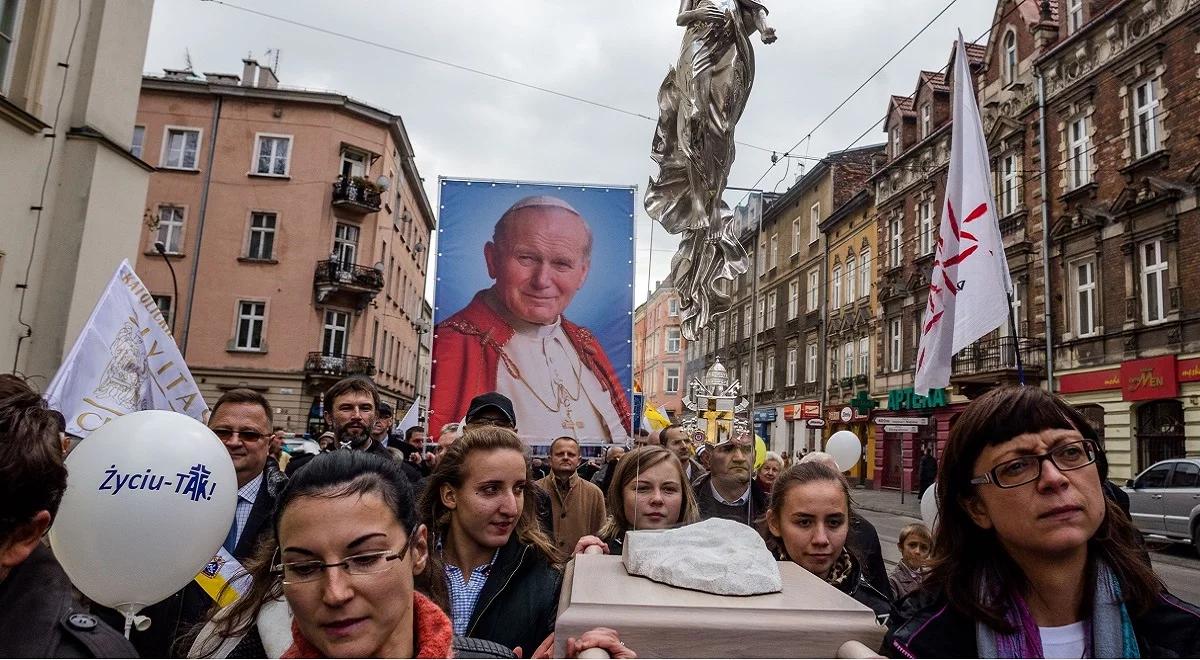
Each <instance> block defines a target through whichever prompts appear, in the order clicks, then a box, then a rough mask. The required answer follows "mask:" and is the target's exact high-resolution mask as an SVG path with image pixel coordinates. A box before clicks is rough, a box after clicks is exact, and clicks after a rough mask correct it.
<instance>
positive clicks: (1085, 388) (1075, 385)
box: [1058, 369, 1121, 394]
mask: <svg viewBox="0 0 1200 660" xmlns="http://www.w3.org/2000/svg"><path fill="white" fill-rule="evenodd" d="M1119 389H1121V370H1120V369H1104V370H1101V371H1089V372H1087V373H1082V374H1067V375H1065V376H1060V377H1059V378H1058V391H1059V392H1060V393H1061V394H1075V393H1076V392H1098V391H1101V390H1119Z"/></svg>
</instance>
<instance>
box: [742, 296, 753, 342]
mask: <svg viewBox="0 0 1200 660" xmlns="http://www.w3.org/2000/svg"><path fill="white" fill-rule="evenodd" d="M751 320H752V319H751V318H750V303H746V304H745V305H742V338H743V339H748V338H749V337H750V321H751Z"/></svg>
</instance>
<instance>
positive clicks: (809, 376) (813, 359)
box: [804, 342, 817, 383]
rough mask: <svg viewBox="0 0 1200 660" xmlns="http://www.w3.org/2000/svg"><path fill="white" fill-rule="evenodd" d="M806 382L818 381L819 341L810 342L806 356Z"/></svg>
mask: <svg viewBox="0 0 1200 660" xmlns="http://www.w3.org/2000/svg"><path fill="white" fill-rule="evenodd" d="M804 382H806V383H815V382H817V343H816V342H809V343H808V348H807V349H806V351H805V358H804Z"/></svg>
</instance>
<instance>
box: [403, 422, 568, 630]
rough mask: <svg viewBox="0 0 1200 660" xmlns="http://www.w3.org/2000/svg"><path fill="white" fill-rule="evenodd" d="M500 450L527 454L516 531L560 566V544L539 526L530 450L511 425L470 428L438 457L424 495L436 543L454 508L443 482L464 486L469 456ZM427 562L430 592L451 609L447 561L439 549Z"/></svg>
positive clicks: (423, 507)
mask: <svg viewBox="0 0 1200 660" xmlns="http://www.w3.org/2000/svg"><path fill="white" fill-rule="evenodd" d="M499 450H511V451H516V452H518V453H520V454H521V455H522V456H524V457H525V488H526V492H525V497H524V498H523V499H524V505H523V507H522V509H521V515H520V517H519V518H518V519H517V526H516V529H514V530H513V532H512V533H513V534H516V535H517V538H518V539H520V541H521V542H522V543H524V544H525V545H528V546H532V547H533V549H534V550H536V551H538V552H539V553H540V554H541V555H542V556H543V557H544V558H545V560H546V562H547V563H549V564H550V565H552V566H557V565H558V564H560V563H561V562H562V558H561V557H560V555H559V553H558V548H556V547H555V546H554V542H553V541H551V540H550V538H549V537H548V536H546V533H545V532H543V531H542V530H541V528H540V527H539V526H538V521H537V499H536V498H535V497H534V496H533V493H530V492H529V490H530V489H533V488H537V487H538V486H537V485H536V484H535V483H534V477H533V473H532V471H531V470H530V466H529V452H528V450H527V448H526V447H525V445H524V444H523V443H522V442H521V440H520V438H518V437H517V434H516V433H513V432H512V431H510V430H509V429H502V428H499V427H495V426H480V427H475V428H468V429H467V432H466V433H464V434H463V436H462V437H461V438H459V439H458V440H455V441H454V444H452V445H450V447H449V448H448V449H447V450H446V453H444V454H442V457H441V458H440V459H438V463H437V467H435V468H434V470H433V473H432V474H430V475H429V480H428V484H427V485H426V487H425V492H424V493H423V494H422V496H421V522H423V523H425V526H426V527H428V528H429V532H430V534H431V535H432V537H433V539H434V540H433V541H432V543H435V544H436V543H438V542H439V541H441V540H442V539H444V538H445V536H446V532H447V531H448V529H449V528H450V516H451V515H452V513H453V512H452V511H451V510H450V509H448V508H446V505H445V504H442V494H441V493H442V486H444V485H448V486H450V487H451V488H454V489H456V490H457V489H458V488H461V487H462V485H463V482H464V481H465V480H466V476H467V474H466V462H467V457H468V456H470V455H471V454H472V453H475V452H491V451H499ZM426 566H427V569H426V571H425V577H426V584H428V586H429V592H430V596H431V597H432V598H433V601H434V602H435V603H437V604H438V605H439V606H441V607H442V609H444V610H445V611H447V612H449V611H450V607H449V595H448V594H447V593H446V579H445V572H444V571H445V564H444V563H443V561H442V558H441V557H440V556H439V553H436V552H434V553H431V556H430V561H429V562H427V563H426Z"/></svg>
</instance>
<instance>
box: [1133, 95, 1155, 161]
mask: <svg viewBox="0 0 1200 660" xmlns="http://www.w3.org/2000/svg"><path fill="white" fill-rule="evenodd" d="M1155 83H1156V81H1154V80H1146V81H1143V82H1141V83H1138V85H1137V86H1136V87H1134V88H1133V157H1134V158H1142V157H1144V156H1148V155H1150V154H1152V153H1154V152H1156V151H1158V149H1159V144H1158V86H1157V85H1156V84H1155Z"/></svg>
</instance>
